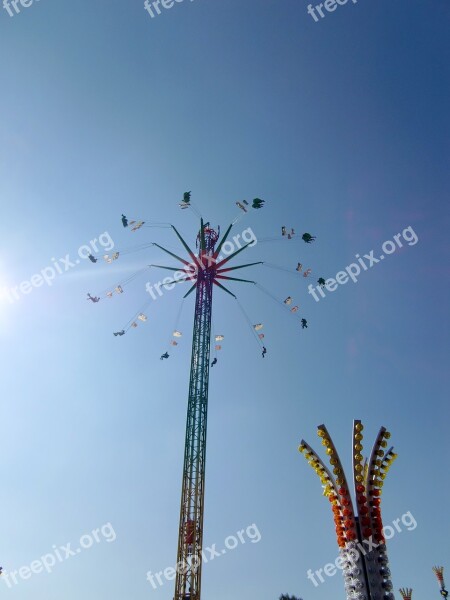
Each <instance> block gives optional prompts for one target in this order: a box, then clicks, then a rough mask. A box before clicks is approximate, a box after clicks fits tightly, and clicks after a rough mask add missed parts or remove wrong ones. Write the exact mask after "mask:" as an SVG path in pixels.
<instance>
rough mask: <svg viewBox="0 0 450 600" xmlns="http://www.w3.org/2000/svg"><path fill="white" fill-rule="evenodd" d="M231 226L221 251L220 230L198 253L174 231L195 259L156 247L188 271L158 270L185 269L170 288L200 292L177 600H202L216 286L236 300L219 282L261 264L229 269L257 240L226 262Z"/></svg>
mask: <svg viewBox="0 0 450 600" xmlns="http://www.w3.org/2000/svg"><path fill="white" fill-rule="evenodd" d="M231 228H232V225H230V226H229V228H228V229H227V231H226V233H225V235H224V236H223V238H222V240H221V241H220V243H219V245H218V246H217V248H216V243H217V241H218V239H219V232H218V231H215V230H214V229H212V228H211V227H210V226H209V223H206V224H204V223H203V220H202V221H201V225H200V231H199V234H198V237H197V245H198V247H199V252H198V254H194V252H193V251H192V250H191V249H190V248H189V246H188V245H187V244H186V242H185V241H184V240H183V238H182V237H181V235H180V234H179V233H178V231H177V230H176V229H175V227H173V230H174V231H175V233H176V235H177V236H178V238H179V240H180V241H181V243H182V244H183V246H184V248H185V250H186V251H187V252H188V254H189V257H190V261H187V260H185V259H183V258H181V257H180V256H177V255H176V254H173V253H172V252H170V251H169V250H166V249H165V248H163V247H162V246H159V245H158V244H155V245H156V246H158V247H159V248H160V249H161V250H164V252H166V253H167V254H170V255H171V256H172V257H174V258H176V259H178V260H179V261H181V262H182V263H183V264H184V267H182V268H181V269H180V268H178V267H175V268H174V267H167V266H162V265H152V266H154V267H159V268H163V269H169V270H171V271H175V270H176V271H178V272H180V271H181V272H182V273H183V277H181V278H180V277H178V278H177V279H176V280H174V281H173V282H170V283H169V285H170V284H171V283H178V282H182V281H189V280H190V281H192V282H193V285H192V287H191V288H190V290H189V291H188V292H187V294H185V296H184V297H185V298H186V297H187V296H188V295H189V294H190V293H191V292H193V291H194V289H195V290H196V298H195V313H194V330H193V339H192V356H191V373H190V379H189V397H188V409H187V420H186V440H185V450H184V465H183V478H182V491H181V508H180V524H179V532H178V554H177V573H176V580H175V595H174V600H200V596H201V574H202V547H203V512H204V511H203V509H204V497H205V459H206V426H207V416H208V384H209V364H210V363H209V361H210V342H211V316H212V298H213V287H214V285H216V286H219V287H220V288H222V289H223V290H224V291H225V292H227V293H228V294H230V295H231V296H233V297H234V298H236V296H234V294H232V293H231V292H230V291H229V290H228V289H227V288H225V287H224V286H223V285H222V284H221V283H220V281H219V280H226V279H231V280H233V281H242V282H247V283H255V282H253V281H249V280H246V279H238V278H236V277H229V276H228V275H225V273H227V272H229V271H232V270H234V269H242V268H244V267H248V266H252V265H256V264H261V263H250V264H247V265H239V266H236V267H228V268H223V266H224V265H225V264H226V263H227V262H228V261H229V260H231V259H232V258H233V257H235V256H236V255H237V254H239V253H240V252H242V251H243V250H245V249H246V248H247V247H248V246H250V245H251V242H250V243H248V244H245V245H244V246H242V247H240V248H239V249H238V250H237V251H236V252H233V253H232V254H231V255H229V256H227V257H226V258H222V256H221V255H220V251H221V249H222V246H223V244H224V243H225V241H226V239H227V237H228V235H229V233H230V231H231ZM184 275H185V276H184Z"/></svg>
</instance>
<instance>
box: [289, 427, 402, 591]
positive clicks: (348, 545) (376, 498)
mask: <svg viewBox="0 0 450 600" xmlns="http://www.w3.org/2000/svg"><path fill="white" fill-rule="evenodd" d="M363 429H364V426H363V424H362V423H361V421H354V422H353V436H352V457H353V477H352V479H353V493H354V496H355V501H356V502H354V501H353V500H352V493H351V490H350V487H349V485H348V483H347V479H346V476H345V473H344V469H343V467H342V463H341V460H340V458H339V454H338V453H337V451H336V448H335V446H334V443H333V440H332V439H331V437H330V434H329V433H328V431H327V428H326V427H325V425H320V426H319V427H318V430H317V435H318V436H319V437H320V438H321V440H322V445H323V446H324V447H325V448H326V453H327V455H328V458H329V462H330V465H331V468H332V469H333V473H331V472H330V471H329V470H328V468H327V467H326V466H325V464H324V463H323V462H322V460H321V459H320V458H319V456H318V455H317V454H316V453H315V452H314V450H313V449H312V448H311V447H310V446H309V445H308V444H307V443H306V442H305V441H304V440H302V441H301V443H300V446H299V451H300V453H301V454H303V455H304V457H305V458H306V460H307V461H308V464H309V465H310V466H311V467H312V468H313V469H314V471H315V472H316V474H317V475H318V477H319V479H320V481H321V483H322V486H323V488H324V492H323V494H324V496H326V497H327V498H328V500H329V501H330V503H331V508H332V511H333V515H334V522H335V526H336V537H337V543H338V546H339V551H340V554H341V561H342V563H341V564H342V569H343V575H344V582H345V589H346V592H347V600H394V595H393V593H392V587H393V586H392V582H391V580H390V575H391V572H390V570H389V563H388V557H387V550H386V544H385V538H384V533H383V522H382V519H381V492H382V487H383V484H384V479H385V477H386V474H387V472H388V471H389V469H390V466H391V464H392V463H393V461H394V460H395V459H396V457H397V455H396V454H395V453H394V451H393V448H390V449H389V450H385V448H386V447H387V440H388V439H389V438H390V433H389V432H388V431H386V429H385V428H384V427H381V429H380V431H379V433H378V435H377V437H376V439H375V443H374V445H373V447H372V451H371V454H370V458H369V460H364V459H363V456H362V454H361V452H362V450H363V435H364V434H363Z"/></svg>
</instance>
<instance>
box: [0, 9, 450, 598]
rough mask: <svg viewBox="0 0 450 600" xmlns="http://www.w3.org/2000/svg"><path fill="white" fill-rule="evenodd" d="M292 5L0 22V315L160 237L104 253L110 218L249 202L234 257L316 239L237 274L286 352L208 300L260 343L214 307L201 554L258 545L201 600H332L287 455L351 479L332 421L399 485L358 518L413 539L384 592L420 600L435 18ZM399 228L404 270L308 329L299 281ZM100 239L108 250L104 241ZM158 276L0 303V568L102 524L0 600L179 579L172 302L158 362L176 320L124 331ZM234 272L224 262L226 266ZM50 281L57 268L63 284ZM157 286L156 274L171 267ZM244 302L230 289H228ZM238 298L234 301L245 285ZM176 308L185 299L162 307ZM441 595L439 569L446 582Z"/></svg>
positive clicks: (435, 510) (444, 372)
mask: <svg viewBox="0 0 450 600" xmlns="http://www.w3.org/2000/svg"><path fill="white" fill-rule="evenodd" d="M306 8H307V2H306V0H258V1H256V0H246V1H245V2H241V1H238V0H227V1H226V2H218V0H195V1H194V2H188V1H187V0H185V2H184V3H179V4H176V5H174V7H173V8H171V9H170V10H165V11H163V13H162V14H161V15H160V16H158V17H156V18H154V19H151V18H150V16H149V15H148V14H147V13H146V12H145V10H144V6H143V1H141V0H127V2H125V1H121V2H119V1H118V0H109V1H105V0H96V1H95V2H92V0H91V1H90V2H88V1H87V0H78V1H77V2H69V1H68V0H63V1H62V0H59V1H58V2H57V1H56V0H40V1H39V2H34V4H32V5H31V6H29V7H28V8H23V7H22V9H21V11H20V13H19V14H16V15H15V16H14V17H9V16H8V14H7V12H6V11H5V10H0V49H1V53H2V66H1V95H0V104H1V109H2V110H1V113H2V115H3V118H2V119H1V121H0V175H1V176H0V198H1V205H2V216H3V218H2V221H1V224H0V227H1V235H0V287H1V288H7V289H10V288H13V287H14V286H17V285H19V284H20V283H21V282H23V281H26V280H30V278H31V276H32V275H33V274H36V273H39V272H40V271H42V270H43V269H45V268H46V267H48V266H51V265H52V258H55V259H56V260H58V259H59V258H60V257H66V255H67V254H69V255H70V257H71V260H72V259H74V258H76V257H77V250H78V248H80V247H81V246H82V245H84V244H86V243H89V241H90V240H92V239H93V238H95V237H97V238H98V237H99V235H100V234H102V233H104V232H108V234H109V235H110V236H111V239H112V240H113V241H114V246H115V249H117V250H121V249H124V248H130V247H132V246H136V245H139V244H144V243H146V242H157V243H160V244H162V245H166V246H168V247H171V248H173V249H177V251H181V248H180V246H179V244H178V242H177V240H176V239H175V237H174V235H173V234H172V233H171V231H170V230H169V229H159V228H158V229H156V228H155V229H146V228H143V229H141V230H139V231H138V232H136V233H131V232H130V231H126V230H124V229H123V227H122V225H121V223H120V215H121V213H122V212H124V213H125V214H127V215H129V216H130V217H132V218H133V217H136V218H143V219H145V220H147V221H154V222H164V223H167V222H168V223H173V224H175V225H176V226H177V227H178V228H179V230H180V231H181V233H182V234H183V235H185V236H186V238H187V239H189V240H190V241H193V240H194V239H195V235H196V231H197V229H198V221H197V220H196V218H195V215H194V214H192V213H191V214H190V213H189V211H181V210H180V209H179V207H178V202H179V200H180V199H181V196H182V193H183V192H184V191H186V190H192V197H193V199H194V201H195V203H196V206H197V207H198V208H199V210H200V211H201V213H202V215H203V216H204V217H205V218H206V219H207V220H210V221H211V223H212V224H214V225H216V224H220V225H221V226H222V228H225V227H226V226H227V225H228V224H229V223H230V222H231V221H232V220H233V219H234V217H235V216H236V214H237V210H238V209H237V208H236V206H235V202H236V201H237V200H241V199H243V198H246V199H248V200H250V199H252V198H254V197H256V196H258V197H260V198H264V199H265V200H266V204H265V207H264V209H263V210H261V211H252V212H251V213H249V214H248V215H247V216H246V217H245V218H244V219H243V220H242V221H241V222H240V223H239V224H237V225H236V231H237V232H240V231H242V230H243V229H245V228H247V227H251V228H252V230H253V231H254V233H255V235H256V236H257V237H258V239H260V240H263V239H264V238H268V237H276V236H279V234H280V228H281V226H282V225H286V226H288V227H294V228H295V229H296V231H298V232H304V231H308V232H311V233H313V234H315V235H316V236H317V240H316V242H315V243H314V244H312V245H310V246H306V245H305V244H303V242H298V241H295V240H292V241H291V242H288V241H287V240H280V241H275V242H273V243H269V242H268V243H264V242H262V241H261V243H258V244H256V245H255V246H254V247H253V248H251V249H249V250H247V251H246V257H247V258H248V259H249V261H250V260H251V261H254V260H255V261H257V260H264V261H268V262H271V263H274V264H277V265H280V266H282V267H285V268H286V269H292V270H293V274H289V273H287V272H284V271H276V270H271V269H267V268H266V267H254V268H253V269H252V270H251V271H250V270H249V272H248V274H246V275H248V277H249V278H251V279H256V280H257V281H258V282H259V283H260V284H261V285H263V286H264V287H265V288H266V289H267V290H269V291H270V293H271V294H273V295H274V296H275V297H277V298H279V299H281V300H282V299H283V298H285V297H286V296H288V295H292V296H293V297H294V298H295V299H296V301H297V302H298V303H299V304H300V306H301V314H302V316H303V315H304V316H305V317H306V318H307V319H308V322H309V328H308V329H307V330H305V331H302V330H300V329H299V327H298V322H297V321H295V320H294V319H293V318H292V317H291V315H290V314H289V313H288V312H287V311H285V312H283V310H282V307H278V306H276V304H275V303H274V302H273V301H272V300H271V299H270V298H268V297H267V295H264V294H262V293H261V292H259V291H258V289H255V287H254V286H247V285H245V284H234V285H233V284H231V283H230V288H231V289H233V291H234V292H235V293H236V294H237V295H238V296H239V299H240V301H241V302H242V305H243V306H244V308H245V310H246V312H247V313H248V315H249V318H250V319H251V320H252V321H253V322H255V323H256V322H263V323H264V331H265V334H266V338H265V343H266V346H267V349H268V355H267V357H266V358H265V359H264V362H262V358H261V356H260V350H259V349H258V347H257V346H256V344H255V341H254V339H252V334H251V331H250V329H249V327H248V326H247V324H246V322H245V320H244V318H243V317H242V315H241V313H240V312H239V310H238V308H237V306H236V303H235V301H234V300H233V299H232V298H230V297H228V296H226V295H225V294H223V293H221V292H219V291H218V292H217V293H216V294H215V300H214V315H213V319H214V328H215V330H216V332H220V333H222V334H224V335H225V340H224V342H223V349H222V351H221V353H220V356H219V363H218V365H217V366H216V367H215V368H214V370H213V372H212V374H211V385H210V404H209V406H210V408H209V421H208V452H207V484H206V514H205V543H206V545H211V544H213V543H216V544H217V547H219V548H220V547H223V543H224V540H225V538H226V537H227V536H229V535H233V534H235V533H236V532H237V531H239V530H241V529H243V528H246V527H247V526H249V525H251V524H256V525H257V527H258V530H259V531H260V533H261V541H260V542H258V543H255V544H252V543H251V542H250V541H248V542H247V543H246V544H245V545H244V544H242V545H239V546H238V547H237V548H236V549H235V550H233V551H232V552H231V551H229V552H228V553H227V554H226V555H224V556H221V560H220V561H219V560H218V558H217V559H216V560H214V561H213V562H210V563H209V564H207V565H205V567H204V572H203V596H204V598H206V599H207V598H212V597H213V596H214V597H215V598H216V600H226V599H228V598H230V597H232V596H247V597H250V598H256V597H258V598H262V599H267V600H271V599H276V598H278V596H279V595H280V593H282V592H289V593H291V594H296V595H298V596H301V597H302V598H303V599H304V600H328V599H329V598H337V597H344V590H343V582H342V577H341V576H340V575H339V574H337V575H335V576H334V577H330V578H327V580H326V583H324V584H322V585H320V586H319V587H317V588H315V587H314V586H313V585H312V583H311V582H310V581H309V580H308V579H307V578H306V571H307V569H309V568H311V569H313V570H315V569H318V568H320V567H323V566H324V565H325V564H326V563H328V562H332V561H333V560H334V558H335V557H336V554H337V547H336V543H335V537H334V530H333V521H332V515H331V511H330V509H329V506H328V502H327V501H326V500H325V499H324V498H322V497H321V487H320V483H319V481H318V480H317V479H316V477H315V475H314V473H313V472H312V471H311V469H310V468H309V467H308V465H307V464H306V463H305V461H304V459H303V458H302V457H301V456H300V455H299V454H298V452H297V445H298V442H299V441H300V439H301V438H302V437H304V438H305V439H306V440H307V441H309V442H310V443H311V445H313V446H314V447H315V448H317V449H319V448H320V444H319V441H318V438H317V437H316V434H315V431H316V426H317V425H319V424H321V423H326V425H327V426H328V429H329V430H330V432H331V433H332V435H333V437H334V439H335V442H336V445H337V446H338V448H339V449H340V450H341V453H342V458H343V460H344V461H345V464H346V465H347V467H348V468H350V460H351V457H350V449H351V448H350V435H351V427H352V420H353V419H355V418H360V419H362V420H363V422H364V423H365V425H366V429H365V431H366V433H367V436H368V438H367V440H366V444H367V446H368V445H369V444H370V442H371V438H374V436H375V435H376V433H377V431H378V428H379V427H380V426H381V425H384V426H386V427H387V428H388V429H389V430H390V431H391V432H392V442H393V444H394V446H395V448H396V450H397V452H398V454H399V459H398V460H397V462H396V463H395V464H394V466H393V468H392V470H391V472H390V473H389V477H388V480H387V482H386V486H385V493H384V496H383V514H384V521H385V523H386V524H391V523H392V521H393V520H394V519H396V518H399V517H401V516H402V515H403V514H405V513H406V512H408V511H410V512H411V513H412V514H413V516H414V518H415V520H416V522H417V527H416V528H415V529H414V531H408V530H406V528H403V531H402V532H401V533H398V534H397V535H395V536H394V537H393V539H392V540H390V541H389V543H388V544H389V545H388V549H389V556H390V562H391V569H392V573H393V583H394V587H395V589H398V588H399V587H404V586H410V587H412V588H414V595H415V597H416V598H418V599H419V598H426V597H432V595H433V594H436V595H437V593H438V588H437V585H436V582H435V581H434V576H433V574H432V572H431V567H432V565H433V564H436V563H438V564H439V563H444V564H445V561H446V559H448V551H447V549H448V534H449V530H448V519H447V518H446V513H445V510H446V509H445V506H446V505H447V504H448V501H447V498H448V494H449V492H450V489H449V484H448V479H447V478H446V475H447V472H448V458H449V445H448V431H447V424H448V418H449V410H448V400H447V398H448V385H449V381H448V366H447V365H448V358H449V353H448V343H447V342H448V340H447V336H446V333H447V331H448V325H449V323H448V311H447V310H445V297H446V292H447V291H448V279H447V275H448V268H447V267H446V264H445V262H444V261H445V256H446V255H445V251H446V249H447V248H448V243H446V242H447V239H448V225H449V224H448V212H447V213H446V210H445V209H446V208H447V204H448V200H447V197H446V192H447V190H448V184H449V181H448V154H449V148H448V133H449V119H448V110H447V105H448V89H449V73H448V56H449V46H448V41H447V39H446V31H447V29H448V19H449V13H450V9H449V6H448V3H447V2H446V1H445V0H435V1H434V2H433V3H430V2H423V1H419V0H397V1H396V2H395V3H394V2H388V1H387V0H359V2H358V3H357V4H353V3H349V4H347V5H344V6H340V7H338V9H337V10H336V11H335V12H333V13H329V14H327V15H326V17H325V18H324V19H322V20H321V21H320V22H317V23H316V22H314V20H313V19H312V18H311V16H310V15H308V13H307V12H306ZM409 226H410V227H411V228H412V229H413V231H414V232H415V234H416V235H417V238H418V242H417V243H416V244H414V245H411V246H409V245H407V244H405V245H404V247H403V248H402V249H399V250H397V251H396V252H395V253H393V254H392V255H390V256H389V257H387V258H386V260H384V261H383V262H380V263H379V264H376V265H375V266H374V267H373V268H372V269H369V270H368V271H367V272H363V273H362V274H361V276H360V278H359V280H358V282H357V283H352V282H349V283H347V284H346V285H341V286H339V287H338V289H337V290H336V291H335V292H333V293H328V294H327V297H326V298H324V299H322V300H320V302H315V301H314V299H313V298H312V296H311V295H308V293H307V281H306V280H303V278H300V277H297V281H296V280H295V277H294V275H297V274H296V273H295V270H294V269H295V266H296V264H297V262H302V263H304V264H305V265H306V266H309V267H311V268H312V270H313V272H312V275H311V281H313V282H315V281H316V279H317V277H319V276H324V277H326V278H328V277H334V276H335V275H336V273H337V272H339V271H341V270H343V269H345V267H346V266H347V265H349V264H350V263H352V262H354V261H355V254H357V253H359V254H360V255H363V254H367V253H369V252H370V251H371V250H374V253H375V256H379V254H380V248H381V245H382V244H383V242H384V241H386V240H393V239H394V237H393V236H394V235H395V234H398V233H400V232H402V231H403V230H404V229H405V228H407V227H409ZM104 239H106V238H104ZM163 260H165V262H166V263H167V259H165V258H163V257H162V255H161V253H160V252H159V251H158V250H157V249H156V248H148V249H146V250H144V251H142V252H140V253H132V254H129V255H126V256H122V257H120V259H119V261H117V263H115V264H114V265H106V264H105V263H103V262H102V261H99V262H98V263H97V264H95V265H94V264H91V263H90V262H89V261H86V260H82V261H80V264H78V265H75V266H74V267H73V268H71V269H69V271H68V272H64V273H62V274H61V275H57V276H55V279H54V281H53V282H52V285H51V286H48V285H46V284H44V285H42V286H41V287H37V288H33V289H32V290H31V292H30V293H28V294H22V295H21V297H20V299H19V300H17V301H15V302H13V303H11V302H9V301H8V299H7V298H6V297H4V298H3V299H2V300H1V302H0V307H1V308H0V332H1V338H2V344H1V350H0V352H1V364H2V367H3V368H2V400H1V406H2V419H1V424H0V428H1V440H2V442H1V455H2V484H1V486H0V498H1V506H2V515H3V518H2V520H1V522H0V564H2V565H3V567H4V570H5V571H6V572H9V571H12V570H18V569H19V568H20V567H22V566H27V565H28V566H29V565H30V564H31V563H32V562H33V561H35V560H37V559H39V558H40V557H41V556H43V555H45V554H47V553H49V552H52V548H53V545H56V546H57V547H59V546H62V545H67V543H69V542H71V543H72V546H73V547H76V546H77V543H78V540H79V539H80V537H81V536H82V535H84V534H88V533H89V532H91V531H92V530H93V529H95V528H101V527H102V526H103V525H104V524H107V523H111V524H112V526H113V528H114V532H115V534H116V539H115V541H114V543H108V542H107V541H106V540H105V539H103V540H102V541H101V543H96V544H94V546H93V547H92V548H90V549H86V550H84V551H83V552H81V553H80V554H79V555H77V556H75V557H70V560H69V559H67V560H65V561H63V562H61V563H60V564H57V565H56V566H55V567H54V569H53V572H52V573H51V574H47V573H41V574H33V575H32V577H31V578H29V579H27V580H21V579H19V584H18V585H15V586H13V588H12V589H8V587H7V586H6V585H4V583H2V582H1V581H0V583H1V585H2V587H3V588H4V589H3V590H2V594H3V595H4V597H5V598H11V599H14V600H22V599H27V600H28V599H29V598H33V600H56V599H59V598H61V597H64V598H65V599H66V600H75V598H79V597H83V598H84V599H85V600H94V599H95V600H98V599H99V598H109V599H111V600H116V599H117V600H118V599H119V598H124V597H132V598H135V599H140V598H149V597H150V598H154V599H155V600H158V599H160V598H161V599H162V598H170V597H172V594H173V582H168V583H166V584H165V585H164V586H163V587H161V588H160V589H158V590H154V589H153V588H152V586H151V585H150V583H149V582H148V581H146V573H147V571H149V570H151V571H153V572H157V571H161V570H163V569H164V568H166V567H168V566H171V565H173V564H174V563H175V560H176V544H177V529H178V512H179V497H180V482H181V468H182V456H183V444H184V428H185V416H186V415H185V413H186V404H187V403H186V400H187V384H188V376H189V363H190V335H191V329H192V317H193V297H192V296H191V297H190V298H189V300H187V301H186V302H185V303H184V308H183V312H182V314H181V318H180V323H179V329H181V330H182V332H183V334H184V336H183V338H182V340H181V343H180V345H179V346H178V348H176V350H175V351H173V352H171V357H170V360H168V361H164V362H161V361H160V360H159V356H160V354H161V353H162V352H163V351H164V350H166V348H167V344H168V340H169V339H170V337H171V334H172V330H173V328H174V323H175V320H176V315H177V312H178V310H179V307H180V302H181V297H182V294H183V289H182V286H180V287H178V288H176V289H175V290H173V291H170V292H169V291H168V292H166V293H165V294H164V296H163V297H162V298H161V299H159V300H157V301H156V302H154V303H153V304H152V305H151V306H150V307H149V308H148V310H147V313H148V316H149V320H148V322H147V323H145V324H143V325H141V326H139V327H138V328H137V329H135V330H131V331H130V332H128V333H127V335H125V336H124V337H122V338H115V337H113V336H112V332H113V331H116V330H117V329H121V327H122V326H123V325H124V324H125V323H126V322H127V321H128V320H129V319H130V318H131V317H132V316H133V314H134V313H135V312H136V311H137V310H139V308H140V307H141V305H142V304H143V303H144V302H145V301H146V299H148V298H149V296H148V294H146V292H145V288H144V285H145V282H146V280H147V279H148V280H149V281H151V282H155V281H158V280H159V279H160V278H161V277H163V276H165V275H166V273H162V272H156V271H154V272H151V273H149V274H148V278H147V279H146V277H145V276H144V277H143V278H140V279H137V280H136V281H134V282H133V283H132V284H130V285H129V286H128V287H127V288H126V293H124V294H123V295H122V296H116V297H115V298H114V299H113V300H111V301H108V302H106V301H102V302H100V303H98V304H97V305H93V304H91V303H90V302H86V299H85V298H86V293H87V292H91V293H93V294H95V293H100V292H102V291H103V290H105V289H106V288H108V287H109V286H110V285H111V284H113V283H115V282H117V281H118V280H122V279H124V278H126V277H127V276H128V275H129V274H130V273H132V272H134V271H135V270H137V269H139V268H140V267H141V266H143V265H146V264H149V263H151V262H162V261H163ZM243 260H244V255H243ZM60 264H62V263H60ZM168 264H170V259H169V262H168ZM242 274H243V272H242ZM243 276H244V275H243ZM185 289H186V288H185ZM446 566H447V568H448V569H450V565H446Z"/></svg>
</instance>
